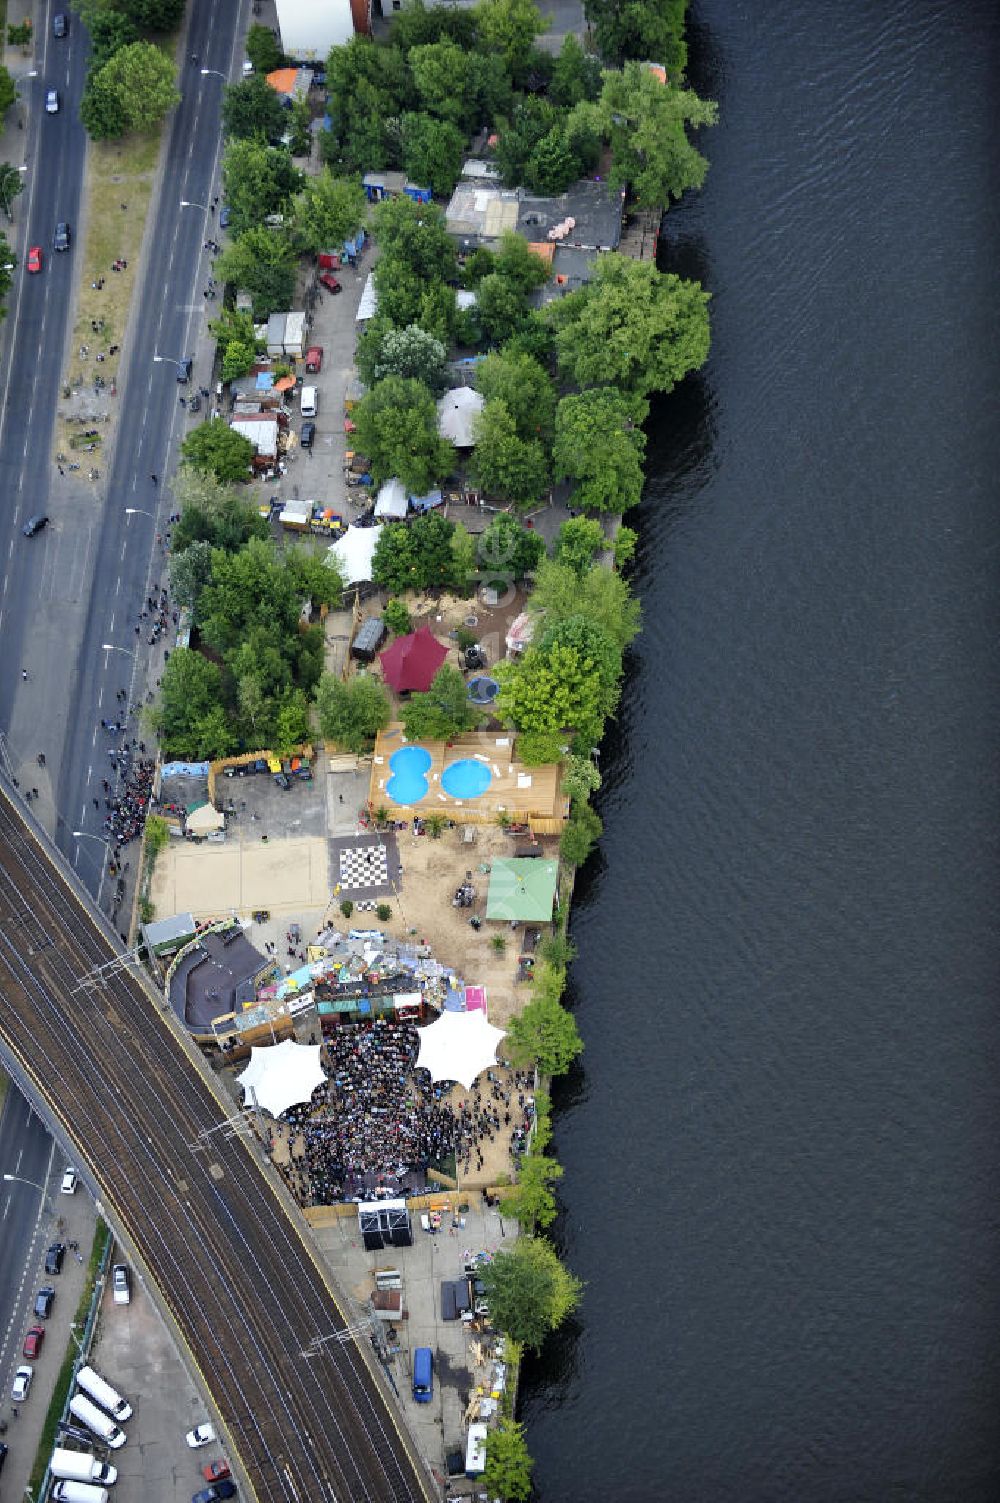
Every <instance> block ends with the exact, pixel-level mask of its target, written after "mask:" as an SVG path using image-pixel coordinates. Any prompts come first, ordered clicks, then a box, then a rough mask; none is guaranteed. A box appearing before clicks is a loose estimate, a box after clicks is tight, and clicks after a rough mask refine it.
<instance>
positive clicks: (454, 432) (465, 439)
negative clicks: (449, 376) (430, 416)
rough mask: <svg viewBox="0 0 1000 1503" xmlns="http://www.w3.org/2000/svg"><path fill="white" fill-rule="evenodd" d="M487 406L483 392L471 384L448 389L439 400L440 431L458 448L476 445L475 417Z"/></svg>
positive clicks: (442, 435) (443, 436)
mask: <svg viewBox="0 0 1000 1503" xmlns="http://www.w3.org/2000/svg"><path fill="white" fill-rule="evenodd" d="M485 406H486V398H485V397H484V396H483V394H482V392H480V391H476V390H475V389H474V388H473V387H471V386H458V387H456V388H455V390H454V391H446V392H445V394H444V396H443V397H442V398H441V400H440V402H438V404H437V407H438V432H439V433H440V435H441V437H442V438H447V439H450V440H451V442H452V443H453V444H454V445H455V447H456V449H471V448H474V447H475V442H476V440H475V437H474V434H473V428H474V419H475V418H476V417H478V415H479V413H481V412H482V410H483V408H484V407H485Z"/></svg>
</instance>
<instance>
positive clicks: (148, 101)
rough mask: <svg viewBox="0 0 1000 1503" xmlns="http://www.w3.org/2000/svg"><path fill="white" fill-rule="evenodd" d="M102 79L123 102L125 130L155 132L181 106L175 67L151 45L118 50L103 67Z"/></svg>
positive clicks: (135, 43)
mask: <svg viewBox="0 0 1000 1503" xmlns="http://www.w3.org/2000/svg"><path fill="white" fill-rule="evenodd" d="M100 77H101V78H102V80H103V81H104V84H105V86H107V87H109V88H111V89H112V90H114V91H115V92H116V93H117V94H118V97H119V99H120V100H121V106H122V111H123V114H124V117H125V129H126V130H138V131H146V130H152V128H153V127H154V126H155V125H159V123H160V121H161V120H162V119H163V117H164V115H166V114H167V113H168V111H170V110H172V109H173V107H174V105H175V104H179V103H180V97H181V96H180V90H179V89H178V88H177V75H176V71H175V69H174V65H173V63H172V62H171V61H170V59H169V58H168V57H167V56H166V55H165V54H164V53H163V52H161V51H160V49H159V47H154V46H153V44H152V43H151V42H131V43H129V45H128V46H127V47H119V49H118V51H117V52H115V53H113V54H112V56H111V57H110V58H109V59H108V61H107V62H106V63H105V64H104V67H103V68H102V69H101V72H100Z"/></svg>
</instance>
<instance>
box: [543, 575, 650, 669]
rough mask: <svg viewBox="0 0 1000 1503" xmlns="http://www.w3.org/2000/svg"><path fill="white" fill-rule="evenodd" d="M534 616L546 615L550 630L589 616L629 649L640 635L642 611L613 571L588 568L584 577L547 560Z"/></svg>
mask: <svg viewBox="0 0 1000 1503" xmlns="http://www.w3.org/2000/svg"><path fill="white" fill-rule="evenodd" d="M529 604H530V607H531V610H532V612H533V613H535V612H537V613H538V614H539V615H544V619H545V628H546V630H550V629H551V628H552V627H553V626H555V625H556V624H557V623H558V622H560V621H565V620H566V619H567V618H568V617H572V616H581V615H582V616H586V617H588V619H589V620H591V621H594V622H596V623H597V625H598V626H601V627H603V628H604V630H605V631H606V632H607V634H608V636H610V637H611V638H612V639H613V640H614V641H615V642H617V644H618V646H619V647H620V648H621V649H622V651H624V650H625V648H626V647H627V646H628V644H629V643H630V642H631V641H632V639H633V638H634V637H636V636H637V635H638V632H639V626H640V623H641V620H642V609H641V607H640V605H639V602H638V601H637V600H633V599H632V595H631V591H630V590H629V587H628V585H627V583H626V582H625V580H624V579H622V577H621V575H620V574H615V573H613V572H612V571H611V570H610V569H601V568H597V567H595V568H593V569H588V570H587V572H586V574H584V575H583V577H582V578H581V576H580V575H579V574H577V573H576V571H575V570H574V569H570V568H568V567H567V565H566V564H563V563H556V562H554V561H553V560H552V559H548V558H543V559H541V560H540V562H539V564H538V568H537V570H536V571H535V588H534V590H533V591H532V592H531V600H530V602H529Z"/></svg>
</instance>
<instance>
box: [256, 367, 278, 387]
mask: <svg viewBox="0 0 1000 1503" xmlns="http://www.w3.org/2000/svg"><path fill="white" fill-rule="evenodd" d="M256 385H257V390H258V391H270V390H271V387H272V386H273V385H274V373H273V372H272V371H258V372H257V382H256Z"/></svg>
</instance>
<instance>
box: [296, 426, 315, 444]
mask: <svg viewBox="0 0 1000 1503" xmlns="http://www.w3.org/2000/svg"><path fill="white" fill-rule="evenodd" d="M315 439H316V424H315V423H312V422H308V421H307V422H305V423H303V424H302V431H301V432H300V434H299V443H300V444H301V445H302V447H303V449H311V448H312V446H313V443H314V442H315Z"/></svg>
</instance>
